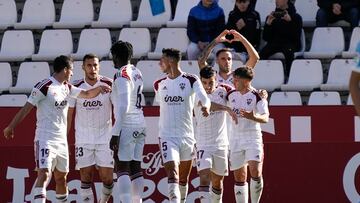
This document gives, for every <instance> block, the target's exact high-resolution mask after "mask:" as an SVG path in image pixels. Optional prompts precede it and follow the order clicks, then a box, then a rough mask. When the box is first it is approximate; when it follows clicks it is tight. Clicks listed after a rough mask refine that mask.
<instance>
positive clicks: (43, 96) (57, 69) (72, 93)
mask: <svg viewBox="0 0 360 203" xmlns="http://www.w3.org/2000/svg"><path fill="white" fill-rule="evenodd" d="M72 70H73V63H72V59H71V58H69V57H67V56H59V57H57V58H55V60H54V74H53V76H51V77H50V78H48V79H44V80H42V81H41V82H39V83H37V84H36V85H35V87H34V88H33V90H32V92H31V94H30V97H29V99H28V101H27V102H26V104H25V105H24V107H23V108H22V109H21V110H20V111H19V112H18V113H17V114H16V115H15V117H14V118H13V120H12V121H11V122H10V124H9V125H8V126H7V127H6V128H5V129H4V136H5V138H7V139H9V138H13V137H14V129H15V127H16V126H17V125H18V124H19V123H20V122H21V121H22V120H23V119H24V118H25V117H26V115H28V113H29V112H30V111H31V109H33V108H34V106H36V107H37V110H36V117H37V122H36V131H35V139H34V143H35V144H34V145H35V150H34V151H35V161H36V168H37V173H38V175H37V180H36V183H35V187H34V190H33V194H34V202H35V203H45V200H46V182H48V179H50V174H51V172H53V173H54V178H55V182H56V199H57V201H58V202H66V201H67V196H68V189H67V184H66V176H67V173H68V171H69V152H68V143H67V136H66V133H67V112H68V107H69V104H68V99H69V97H78V98H87V99H90V98H93V97H96V96H97V95H99V94H100V93H107V92H109V91H110V90H111V89H110V87H109V86H104V85H101V86H98V87H95V88H93V89H90V90H82V89H79V88H76V87H74V86H73V85H71V84H69V83H68V82H69V80H70V78H71V76H72V74H73V71H72Z"/></svg>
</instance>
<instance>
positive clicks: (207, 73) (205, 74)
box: [200, 66, 216, 79]
mask: <svg viewBox="0 0 360 203" xmlns="http://www.w3.org/2000/svg"><path fill="white" fill-rule="evenodd" d="M215 74H216V72H215V70H214V69H213V68H212V67H211V66H205V67H204V68H202V69H201V70H200V77H201V78H206V79H209V78H211V77H213V76H214V75H215Z"/></svg>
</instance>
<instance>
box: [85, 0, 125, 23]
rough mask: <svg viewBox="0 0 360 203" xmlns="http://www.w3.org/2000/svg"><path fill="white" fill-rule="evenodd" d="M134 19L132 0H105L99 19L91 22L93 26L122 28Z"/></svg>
mask: <svg viewBox="0 0 360 203" xmlns="http://www.w3.org/2000/svg"><path fill="white" fill-rule="evenodd" d="M131 19H132V7H131V2H130V0H103V1H102V2H101V7H100V13H99V19H98V20H97V21H93V22H92V23H91V27H93V28H121V27H123V26H124V25H129V24H130V21H131Z"/></svg>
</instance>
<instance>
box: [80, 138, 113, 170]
mask: <svg viewBox="0 0 360 203" xmlns="http://www.w3.org/2000/svg"><path fill="white" fill-rule="evenodd" d="M75 161H76V166H75V169H76V170H79V169H81V168H85V167H88V166H93V165H96V166H98V167H107V168H114V159H113V151H112V150H111V149H110V147H109V144H77V145H76V146H75Z"/></svg>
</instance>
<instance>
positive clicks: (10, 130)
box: [4, 102, 34, 139]
mask: <svg viewBox="0 0 360 203" xmlns="http://www.w3.org/2000/svg"><path fill="white" fill-rule="evenodd" d="M33 108H34V106H33V105H32V104H31V103H29V102H26V104H25V105H24V106H23V107H22V108H21V109H20V111H19V112H17V114H16V115H15V117H14V118H13V119H12V121H11V122H10V124H9V125H8V126H7V127H6V128H5V129H4V137H5V138H6V139H10V138H14V129H15V127H16V126H17V125H18V124H19V123H20V122H21V121H22V120H24V118H25V117H26V116H27V115H28V114H29V113H30V111H31V109H33Z"/></svg>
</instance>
